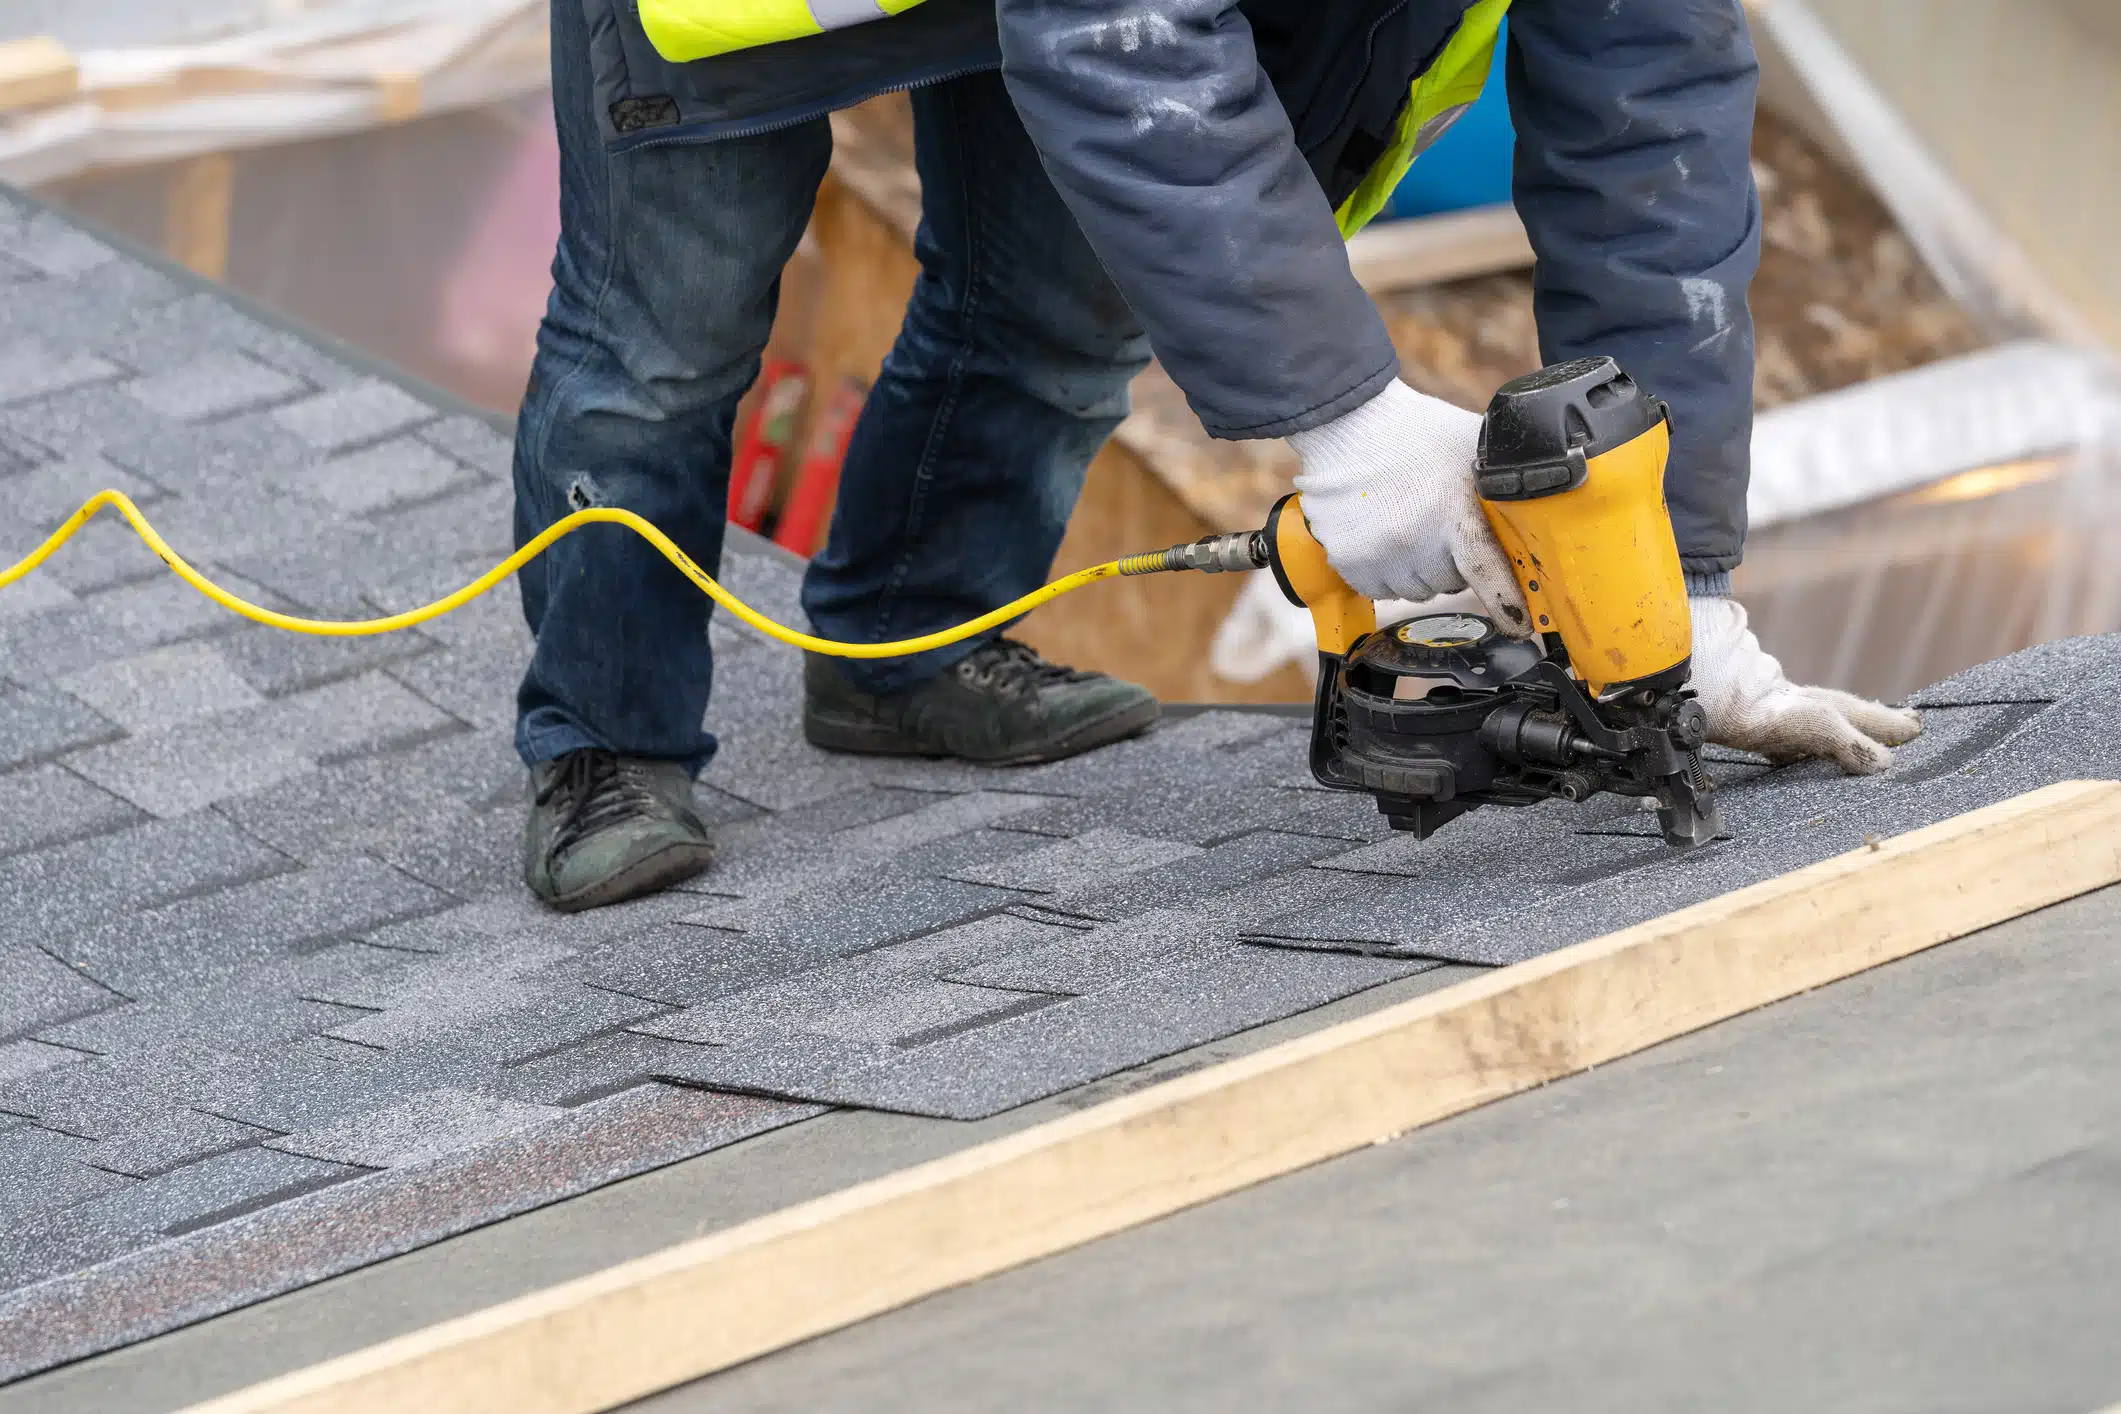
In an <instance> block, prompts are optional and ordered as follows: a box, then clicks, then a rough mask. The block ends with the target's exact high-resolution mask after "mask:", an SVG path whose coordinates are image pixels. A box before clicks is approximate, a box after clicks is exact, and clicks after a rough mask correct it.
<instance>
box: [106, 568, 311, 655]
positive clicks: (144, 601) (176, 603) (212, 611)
mask: <svg viewBox="0 0 2121 1414" xmlns="http://www.w3.org/2000/svg"><path fill="white" fill-rule="evenodd" d="M213 578H214V580H215V581H216V582H218V583H219V584H220V585H221V586H222V587H223V588H224V589H227V590H229V591H230V592H232V593H235V594H238V595H241V596H242V597H244V598H246V599H249V600H251V601H252V602H253V603H262V604H264V605H265V607H266V608H268V609H276V608H282V607H284V606H283V605H281V604H278V603H275V602H274V601H273V596H272V595H270V594H268V593H267V592H266V591H265V590H263V589H261V588H259V587H258V586H256V585H253V584H246V583H244V582H243V581H242V580H241V579H239V578H237V577H235V576H233V575H230V574H229V573H227V572H226V571H224V570H219V569H218V568H217V569H216V570H215V571H214V572H213ZM85 602H86V604H87V606H88V619H87V625H88V627H86V629H85V631H86V632H89V633H93V634H96V635H98V636H104V635H107V636H109V637H111V638H114V639H116V640H117V641H119V642H121V643H125V644H128V645H130V646H132V647H135V648H160V647H162V646H164V645H165V644H170V643H180V642H183V641H186V640H188V639H197V638H205V637H209V636H212V635H215V634H225V633H226V632H228V631H229V630H231V629H233V628H234V627H235V626H236V624H237V623H239V622H240V621H239V620H237V619H236V618H235V617H234V616H233V615H231V614H230V613H229V612H228V610H226V609H224V608H222V607H221V606H220V605H219V604H216V603H214V602H213V600H211V599H208V598H207V597H206V596H205V595H203V594H200V593H199V592H198V591H196V590H194V589H193V588H192V587H191V586H190V585H188V584H186V583H185V582H184V581H183V580H181V579H178V578H177V577H176V576H175V575H172V574H156V575H154V576H153V577H152V578H148V579H143V580H139V581H137V582H135V583H131V584H125V585H120V586H117V587H114V588H105V589H103V590H101V591H100V592H98V593H97V594H96V595H95V597H94V598H93V599H90V600H87V601H85Z"/></svg>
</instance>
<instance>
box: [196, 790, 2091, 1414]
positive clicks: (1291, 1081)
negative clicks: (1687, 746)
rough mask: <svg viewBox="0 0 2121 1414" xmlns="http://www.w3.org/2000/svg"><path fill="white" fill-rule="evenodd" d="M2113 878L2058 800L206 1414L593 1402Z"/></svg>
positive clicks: (308, 1373)
mask: <svg viewBox="0 0 2121 1414" xmlns="http://www.w3.org/2000/svg"><path fill="white" fill-rule="evenodd" d="M2117 880H2121V784H2117V783H2115V782H2110V781H2073V782H2065V783H2063V784H2061V785H2055V786H2049V787H2047V788H2046V789H2043V790H2038V791H2034V792H2032V793H2030V794H2027V795H2023V796H2019V797H2018V798H2016V799H2014V800H2009V801H2005V802H2004V803H2002V804H2000V805H1994V806H1990V807H1988V808H1987V809H1984V810H1977V811H1974V812H1973V813H1971V814H1968V815H1963V816H1960V817H1958V818H1956V819H1953V820H1949V821H1946V822H1944V823H1943V824H1940V825H1935V826H1932V827H1930V828H1928V829H1924V830H1917V831H1915V832H1913V833H1911V834H1907V835H1902V836H1900V837H1898V838H1895V839H1891V840H1886V841H1881V842H1877V843H1874V844H1872V845H1870V846H1867V847H1865V848H1863V849H1858V850H1856V851H1854V852H1852V853H1850V854H1845V855H1841V856H1839V857H1837V858H1834V859H1830V860H1827V861H1825V862H1823V863H1820V864H1817V865H1814V866H1812V867H1811V868H1808V869H1802V870H1799V871H1797V872H1795V873H1792V874H1788V875H1785V876H1783V877H1781V878H1779V879H1773V880H1769V881H1767V882H1765V883H1762V884H1757V885H1754V886H1753V887H1751V888H1746V889H1741V890H1738V891H1737V892H1735V893H1731V894H1727V895H1725V896H1723V897H1722V898H1718V899H1712V900H1710V901H1708V902H1706V903H1702V904H1698V905H1696V906H1694V907H1692V908H1687V909H1683V910H1681V911H1679V912H1677V913H1673V914H1670V915H1667V916H1666V917H1663V918H1659V919H1655V920H1653V921H1651V922H1648V923H1644V924H1640V925H1638V926H1636V927H1633V928H1628V929H1624V930H1622V931H1621V932H1618V933H1613V934H1610V935H1608V936H1606V937H1603V938H1598V939H1594V940H1592V941H1590V942H1586V943H1581V944H1578V945H1577V946H1574V947H1570V948H1564V949H1562V950H1561V951H1559V952H1555V953H1552V954H1549V955H1548V956H1546V957H1544V958H1539V959H1537V960H1534V961H1532V962H1527V963H1522V964H1519V965H1518V966H1515V967H1509V968H1504V969H1502V970H1500V971H1497V972H1493V973H1489V974H1487V975H1485V976H1482V977H1479V978H1476V979H1474V980H1472V981H1469V982H1465V983H1462V984H1460V985H1458V986H1455V987H1452V988H1449V989H1446V990H1444V991H1440V992H1435V993H1432V994H1430V995H1429V996H1426V997H1421V998H1418V999H1416V1000H1414V1001H1410V1002H1406V1003H1403V1004H1401V1005H1398V1006H1394V1007H1390V1008H1387V1009H1385V1010H1382V1011H1379V1012H1376V1013H1374V1014H1373V1015H1370V1016H1367V1017H1362V1018H1358V1019H1357V1020H1354V1021H1350V1022H1346V1023H1344V1024H1341V1025H1338V1026H1334V1027H1330V1028H1327V1029H1325V1030H1322V1031H1319V1032H1316V1033H1314V1034H1312V1035H1310V1036H1305V1037H1300V1038H1298V1039H1296V1040H1293V1041H1289V1042H1286V1043H1284V1044H1281V1045H1278V1046H1274V1047H1272V1048H1270V1049H1268V1050H1264V1051H1260V1052H1258V1053H1256V1054H1254V1055H1251V1056H1247V1057H1244V1058H1241V1059H1238V1060H1235V1061H1231V1062H1228V1063H1226V1064H1224V1065H1220V1066H1216V1067H1213V1068H1211V1069H1208V1070H1204V1071H1200V1072H1197V1073H1195V1074H1193V1075H1189V1076H1184V1077H1181V1078H1179V1079H1177V1080H1173V1081H1170V1082H1167V1083H1165V1084H1162V1085H1158V1086H1155V1087H1153V1088H1151V1089H1147V1090H1143V1091H1140V1092H1137V1093H1136V1094H1133V1095H1129V1096H1124V1097H1122V1098H1120V1099H1117V1100H1112V1101H1109V1102H1106V1103H1104V1104H1101V1105H1098V1106H1095V1107H1094V1108H1091V1109H1088V1110H1085V1111H1082V1112H1081V1113H1079V1114H1075V1115H1071V1116H1068V1117H1065V1118H1062V1119H1059V1120H1055V1121H1052V1122H1050V1123H1047V1124H1043V1125H1039V1126H1037V1127H1035V1128H1032V1129H1028V1130H1025V1131H1024V1132H1022V1133H1020V1134H1016V1135H1012V1136H1009V1137H1007V1138H1003V1139H1000V1140H997V1141H994V1142H992V1143H988V1144H983V1145H980V1146H978V1147H976V1148H973V1149H969V1150H966V1151H965V1152H963V1153H959V1154H955V1155H952V1156H949V1157H947V1158H943V1159H940V1160H937V1161H935V1162H932V1163H928V1164H923V1165H920V1166H919V1167H916V1168H912V1169H908V1170H906V1171H904V1172H902V1173H898V1174H894V1175H891V1176H888V1177H885V1178H882V1179H878V1180H876V1181H874V1182H870V1183H865V1184H861V1185H859V1186H857V1187H854V1188H850V1189H847V1190H845V1191H843V1192H840V1193H837V1194H832V1195H829V1196H827V1197H825V1198H821V1199H818V1200H816V1201H814V1202H809V1203H804V1204H801V1205H799V1206H796V1207H793V1208H789V1209H785V1210H783V1211H781V1212H778V1213H772V1214H768V1215H767V1216H765V1217H762V1218H759V1219H756V1220H754V1221H752V1222H748V1223H744V1224H741V1225H739V1226H737V1227H734V1228H731V1229H729V1230H727V1231H724V1232H720V1233H716V1234H713V1235H711V1236H708V1237H704V1238H701V1239H698V1240H696V1241H692V1242H688V1243H685V1244H682V1245H680V1246H678V1247H674V1248H670V1249H668V1250H666V1251H663V1252H660V1253H656V1254H653V1255H650V1256H648V1257H644V1258H641V1259H638V1260H635V1261H631V1262H626V1263H624V1264H621V1265H619V1266H616V1267H613V1268H610V1269H608V1270H606V1271H603V1272H599V1273H595V1274H593V1275H591V1276H588V1277H584V1278H581V1279H579V1280H576V1281H571V1282H567V1283H565V1284H563V1285H560V1286H556V1287H553V1288H550V1289H548V1290H545V1291H541V1292H536V1293H533V1294H531V1295H529V1296H525V1297H523V1298H520V1299H518V1300H514V1301H510V1302H506V1303H504V1304H502V1305H499V1306H495V1307H492V1308H490V1309H488V1310H485V1311H480V1312H477V1313H474V1314H472V1315H469V1316H465V1317H462V1318H460V1319H457V1320H452V1321H447V1322H443V1323H441V1324H439V1325H435V1326H432V1327H429V1328H427V1329H425V1330H421V1331H416V1332H413V1333H411V1334H408V1335H406V1336H403V1337H400V1338H398V1339H396V1340H392V1341H388V1342H386V1343H384V1344H381V1345H378V1346H375V1347H373V1348H371V1349H368V1350H364V1351H358V1352H355V1353H354V1354H351V1355H348V1356H345V1357H343V1358H340V1359H336V1360H331V1361H328V1362H325V1363H323V1364H320V1365H316V1366H313V1367H311V1368H309V1369H306V1370H301V1371H297V1372H294V1373H292V1374H290V1375H287V1376H284V1377H282V1378H278V1379H274V1380H271V1381H268V1382H266V1383H263V1384H260V1385H256V1386H253V1387H251V1388H249V1389H247V1390H242V1391H239V1392H237V1393H235V1394H232V1395H229V1396H227V1397H225V1398H222V1399H217V1400H214V1401H211V1402H209V1403H206V1404H202V1405H198V1406H195V1407H194V1409H193V1411H192V1414H370V1412H371V1411H373V1412H374V1414H382V1411H398V1410H406V1409H438V1410H440V1409H447V1410H451V1411H459V1414H481V1412H483V1411H492V1412H493V1414H588V1411H597V1410H605V1409H610V1408H612V1407H614V1406H616V1405H619V1404H622V1403H625V1402H627V1401H629V1400H633V1399H637V1398H640V1397H642V1396H644V1395H647V1394H650V1393H653V1392H654V1391H656V1390H659V1389H664V1388H668V1387H669V1386H671V1385H675V1384H678V1383H681V1382H683V1381H685V1380H689V1379H694V1378H697V1377H699V1376H701V1375H705V1374H709V1373H712V1372H714V1371H716V1370H721V1369H726V1368H728V1367H729V1366H731V1365H735V1364H737V1363H739V1362H741V1361H744V1360H749V1359H752V1358H754V1357H756V1356H759V1355H763V1354H765V1353H767V1352H769V1351H773V1350H778V1349H780V1348H782V1347H784V1346H787V1345H790V1344H793V1343H794V1342H796V1341H800V1340H804V1339H807V1338H809V1337H812V1336H816V1335H820V1334H822V1333H824V1332H826V1331H830V1330H834V1329H836V1328H838V1327H841V1326H845V1325H848V1324H850V1323H852V1322H855V1321H860V1320H862V1319H864V1318H866V1317H869V1316H873V1315H876V1314H878V1313H880V1312H883V1311H888V1310H891V1309H893V1308H895V1307H898V1306H903V1305H906V1304H908V1303H910V1302H913V1301H916V1300H919V1299H921V1298H922V1297H925V1296H929V1295H932V1294H934V1293H935V1292H938V1291H942V1290H945V1289H947V1288H949V1287H952V1286H957V1285H961V1284H963V1283H966V1282H970V1281H974V1280H977V1279H978V1278H980V1277H983V1276H988V1275H991V1274H993V1273H995V1272H999V1271H1004V1270H1007V1269H1008V1268H1011V1267H1015V1266H1019V1265H1021V1264H1023V1263H1026V1262H1030V1261H1034V1260H1036V1259H1038V1258H1040V1257H1045V1256H1048V1255H1051V1254H1052V1253H1055V1252H1060V1251H1063V1250H1065V1249H1067V1248H1070V1247H1074V1246H1078V1245H1080V1244H1082V1243H1086V1242H1090V1241H1093V1240H1095V1239H1097V1238H1099V1237H1103V1236H1106V1235H1109V1234H1111V1233H1113V1232H1117V1231H1119V1230H1121V1229H1123V1228H1128V1227H1132V1226H1134V1225H1136V1224H1139V1223H1143V1222H1147V1221H1149V1220H1151V1219H1154V1218H1158V1217H1162V1216H1165V1215H1166V1214H1169V1213H1173V1212H1176V1211H1178V1210H1180V1209H1182V1208H1186V1207H1190V1206H1192V1205H1194V1204H1197V1203H1201V1202H1204V1201H1206V1200H1208V1199H1211V1198H1215V1197H1218V1196H1221V1195H1223V1194H1226V1193H1229V1192H1232V1191H1234V1190H1236V1189H1239V1188H1243V1187H1246V1186H1248V1185H1250V1184H1254V1183H1258V1182H1260V1181H1262V1180H1264V1179H1269V1178H1273V1177H1276V1176H1278V1175H1281V1174H1286V1173H1289V1172H1292V1171H1294V1170H1296V1169H1299V1168H1303V1167H1305V1166H1307V1165H1310V1164H1314V1163H1317V1162H1319V1161H1320V1160H1323V1159H1328V1158H1332V1157H1334V1156H1335V1155H1338V1154H1344V1153H1348V1152H1350V1151H1353V1150H1356V1149H1360V1148H1362V1147H1364V1146H1366V1145H1369V1144H1373V1143H1376V1142H1378V1141H1379V1140H1380V1139H1382V1138H1387V1137H1390V1136H1393V1135H1396V1134H1399V1133H1402V1132H1404V1131H1406V1130H1408V1129H1411V1128H1415V1127H1417V1126H1420V1125H1424V1124H1428V1123H1431V1122H1433V1121H1435V1120H1438V1119H1442V1118H1445V1117H1446V1116H1449V1115H1453V1114H1458V1113H1460V1112H1462V1111H1465V1110H1468V1109H1471V1108H1473V1107H1475V1106H1477V1105H1482V1104H1485V1103H1487V1102H1489V1101H1491V1100H1496V1099H1500V1098H1502V1097H1503V1096H1506V1095H1511V1094H1515V1093H1517V1092H1519V1091H1522V1090H1525V1089H1529V1088H1531V1087H1534V1086H1537V1085H1542V1084H1545V1083H1547V1082H1548V1081H1551V1080H1556V1079H1559V1078H1561V1077H1563V1076H1566V1075H1570V1074H1573V1073H1575V1072H1578V1071H1581V1070H1584V1069H1586V1068H1588V1067H1590V1066H1594V1065H1598V1064H1601V1063H1603V1062H1606V1061H1610V1060H1613V1059H1616V1058H1618V1057H1620V1056H1625V1055H1629V1054H1631V1053H1633V1052H1635V1051H1639V1050H1642V1049H1644V1048H1645V1047H1648V1046H1653V1045H1656V1044H1657V1043H1659V1042H1661V1041H1665V1040H1669V1039H1671V1038H1672V1037H1674V1036H1678V1035H1682V1034H1684V1033H1686V1032H1688V1031H1693V1030H1696V1029H1699V1028H1700V1027H1703V1026H1707V1025H1710V1024H1711V1023H1713V1022H1716V1021H1720V1020H1723V1019H1725V1018H1727V1017H1731V1016H1735V1015H1738V1014H1739V1013H1741V1012H1745V1011H1750V1010H1752V1009H1753V1008H1755V1007H1759V1006H1762V1005H1765V1004H1767V1003H1769V1002H1773V1001H1776V1000H1779V999H1781V998H1784V997H1788V996H1792V995H1795V994H1797V993H1799V992H1803V991H1806V990H1809V989H1810V988H1813V987H1817V986H1820V985H1822V984H1824V983H1827V982H1831V981H1834V980H1836V979H1838V978H1842V977H1846V976H1849V975H1851V974H1853V973H1856V972H1861V971H1863V970H1865V969H1867V968H1871V967H1875V966H1878V965H1879V964H1880V963H1884V962H1888V961H1891V960H1893V959H1895V958H1900V957H1905V956H1907V955H1908V954H1910V953H1914V952H1919V951H1921V950H1922V949H1924V948H1928V947H1931V946H1933V945H1935V944H1937V943H1941V942H1944V941H1946V940H1948V939H1951V938H1957V937H1961V936H1964V935H1965V934H1968V933H1972V932H1975V931H1977V930H1979V929H1982V928H1985V927H1988V926H1989V925H1991V924H1994V923H1999V922H2002V921H2004V920H2006V919H2009V918H2014V917H2017V916H2019V915H2020V914H2024V913H2029V912H2031V911H2033V910H2034V909H2038V908H2043V907H2046V906H2047V905H2049V904H2053V903H2057V902H2060V901H2061V900H2063V899H2066V898H2071V897H2073V896H2075V895H2077V894H2080V893H2084V892H2087V891H2089V890H2092V889H2096V888H2101V887H2104V886H2106V885H2108V884H2112V883H2114V882H2116V881H2117Z"/></svg>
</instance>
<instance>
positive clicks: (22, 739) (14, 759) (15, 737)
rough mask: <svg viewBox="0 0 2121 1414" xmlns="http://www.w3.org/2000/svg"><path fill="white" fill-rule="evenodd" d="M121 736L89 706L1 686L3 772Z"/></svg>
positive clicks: (43, 690) (53, 694)
mask: <svg viewBox="0 0 2121 1414" xmlns="http://www.w3.org/2000/svg"><path fill="white" fill-rule="evenodd" d="M117 735H118V728H117V727H116V725H114V724H113V723H111V722H110V721H108V720H106V719H105V718H103V717H101V716H99V715H98V714H97V713H96V712H95V711H93V710H92V709H91V708H90V707H89V706H88V704H87V703H85V702H82V701H81V700H80V699H78V698H75V697H69V696H67V695H66V694H65V693H62V692H54V691H52V690H51V689H49V688H40V687H11V686H8V685H7V684H5V683H0V770H6V769H7V768H9V767H12V766H21V765H26V764H28V763H29V762H32V761H41V760H44V759H45V758H47V757H52V756H57V755H59V754H61V753H62V752H67V751H72V750H74V749H76V748H78V747H82V746H87V745H90V744H92V743H94V742H101V741H109V740H111V739H112V738H113V737H115V736H117Z"/></svg>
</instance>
